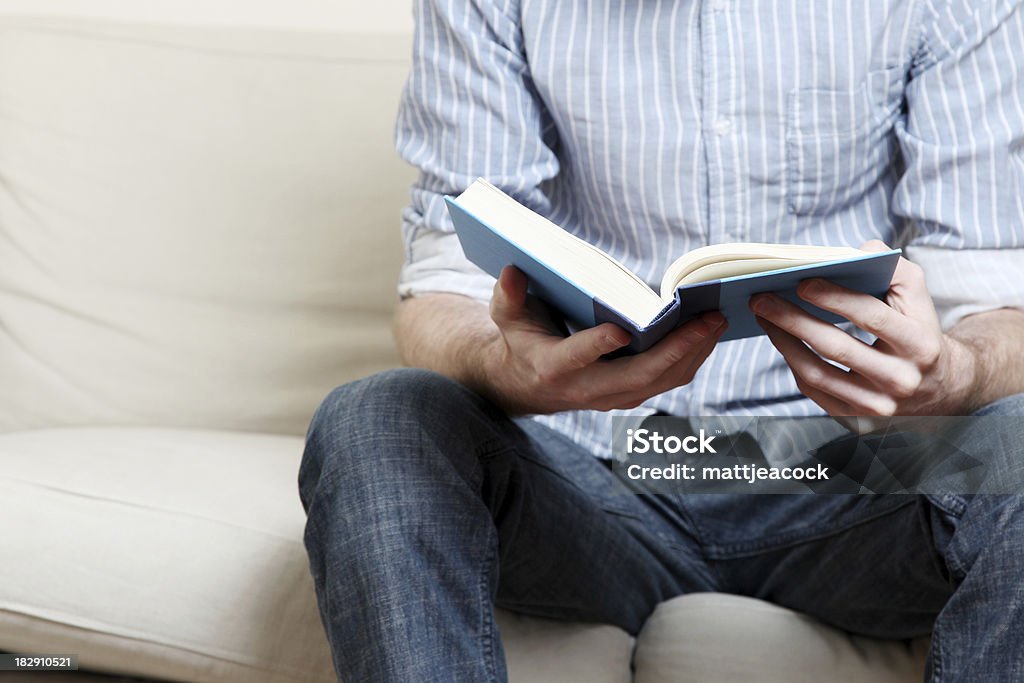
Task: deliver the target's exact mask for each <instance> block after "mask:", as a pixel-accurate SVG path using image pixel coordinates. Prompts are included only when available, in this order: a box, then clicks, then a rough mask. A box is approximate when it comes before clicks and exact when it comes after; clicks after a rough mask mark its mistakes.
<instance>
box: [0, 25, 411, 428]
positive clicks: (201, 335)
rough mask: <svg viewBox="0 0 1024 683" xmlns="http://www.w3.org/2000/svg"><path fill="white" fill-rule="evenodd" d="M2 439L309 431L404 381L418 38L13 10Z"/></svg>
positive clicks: (1, 204)
mask: <svg viewBox="0 0 1024 683" xmlns="http://www.w3.org/2000/svg"><path fill="white" fill-rule="evenodd" d="M0 45H2V49H0V100H2V101H3V108H2V110H0V177H2V178H3V182H2V183H0V217H2V220H0V264H2V267H0V320H2V323H3V324H2V325H0V377H2V378H3V385H4V390H3V391H2V392H0V432H2V431H10V430H14V429H25V428H35V427H47V426H56V425H99V424H159V425H174V426H179V425H184V426H196V427H216V428H230V429H242V430H253V431H269V432H282V433H292V434H301V433H303V432H304V430H305V426H306V424H307V422H308V419H309V416H310V414H311V413H312V410H313V409H314V408H315V406H316V405H317V403H318V402H319V400H320V399H321V398H322V397H323V396H324V394H326V393H327V391H329V390H330V389H331V388H332V387H333V386H335V385H337V384H339V383H342V382H344V381H347V380H349V379H352V378H355V377H356V376H359V375H363V374H366V373H368V372H372V371H374V370H377V369H381V368H383V367H386V366H389V365H392V364H393V363H394V362H395V356H394V352H393V350H392V344H391V342H390V311H391V308H392V305H393V302H394V301H395V299H396V294H395V282H396V280H397V271H398V265H399V262H400V260H401V248H400V246H399V236H398V225H399V210H400V208H401V207H402V205H403V203H404V202H405V198H406V196H407V188H408V185H409V183H410V182H411V179H412V177H413V173H412V171H411V169H409V168H407V167H405V166H404V165H403V164H402V163H401V162H400V161H399V160H398V159H397V155H396V154H395V153H394V151H393V146H392V140H391V138H392V127H393V113H392V112H393V111H394V109H395V105H396V102H397V99H398V95H399V92H400V90H401V87H402V83H403V82H404V78H405V74H406V70H407V68H408V65H407V62H408V55H409V51H410V49H411V47H410V37H409V35H408V34H397V35H395V34H381V35H374V34H370V33H365V32H363V33H356V32H353V33H344V32H333V33H316V32H312V31H267V30H244V31H242V30H234V29H229V28H216V29H214V28H209V29H204V28H191V27H176V26H170V25H160V26H150V25H143V24H120V23H116V22H98V23H97V22H85V21H81V20H71V19H69V20H60V19H44V20H37V21H32V20H28V19H21V18H17V17H13V16H3V15H0Z"/></svg>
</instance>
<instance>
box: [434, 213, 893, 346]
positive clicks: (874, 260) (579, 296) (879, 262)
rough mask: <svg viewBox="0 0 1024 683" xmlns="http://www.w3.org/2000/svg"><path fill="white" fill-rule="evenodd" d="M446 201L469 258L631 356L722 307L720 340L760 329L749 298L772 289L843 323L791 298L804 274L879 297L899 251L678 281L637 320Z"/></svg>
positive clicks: (820, 313)
mask: <svg viewBox="0 0 1024 683" xmlns="http://www.w3.org/2000/svg"><path fill="white" fill-rule="evenodd" d="M445 201H446V202H447V205H448V211H449V213H450V214H451V217H452V221H453V223H454V225H455V232H456V233H457V234H458V237H459V241H460V242H461V244H462V248H463V251H465V253H466V257H467V258H468V259H469V260H470V261H472V262H473V263H475V264H476V265H477V266H479V267H480V268H481V269H482V270H484V271H485V272H487V273H489V274H490V275H492V276H494V277H498V275H499V273H500V272H501V269H502V268H504V267H505V266H508V265H512V266H515V267H516V268H518V269H519V270H521V271H523V273H525V274H526V276H527V278H528V279H529V282H530V293H531V294H533V295H535V296H536V297H538V298H539V299H541V300H542V301H544V302H545V303H547V304H548V305H550V306H552V307H554V308H555V309H557V310H558V311H559V312H560V313H561V314H562V315H563V316H564V317H565V319H566V322H567V324H568V325H569V327H570V328H576V329H584V328H588V327H593V326H595V325H598V324H600V323H603V322H612V323H615V324H616V325H618V326H620V327H622V328H623V329H625V330H626V331H628V332H629V333H630V334H631V335H632V337H633V340H632V342H631V343H630V345H629V347H628V350H629V351H632V352H634V353H638V352H641V351H645V350H647V349H648V348H650V347H651V346H653V345H654V344H656V343H657V342H658V340H660V339H661V338H662V337H664V336H665V335H666V334H668V333H669V332H670V331H672V330H673V329H675V328H676V327H678V326H679V325H682V324H683V323H685V322H687V321H688V320H691V319H693V318H694V317H696V316H698V315H700V314H702V313H706V312H709V311H716V310H717V311H721V313H722V315H724V316H725V318H726V320H727V321H728V322H729V327H728V329H727V330H726V332H725V334H724V335H723V337H722V339H721V341H729V340H733V339H743V338H745V337H754V336H757V335H760V334H764V331H763V330H762V329H761V327H760V326H759V325H758V324H757V322H756V321H755V319H754V314H753V313H752V312H751V311H750V309H749V308H748V305H747V302H748V300H749V299H750V297H751V296H753V295H754V294H758V293H762V292H773V293H775V294H777V295H779V296H781V297H782V298H784V299H787V300H788V301H791V302H793V303H794V304H796V305H798V306H800V307H801V308H802V309H804V310H806V311H808V312H809V313H811V314H812V315H814V316H816V317H818V318H820V319H822V320H826V321H828V322H832V323H836V322H842V321H843V319H842V318H840V317H839V316H836V315H835V314H833V313H830V312H828V311H825V310H822V309H820V308H818V307H817V306H814V305H812V304H809V303H807V302H806V301H804V300H803V299H801V298H800V297H799V296H797V294H796V287H797V285H798V284H799V283H800V282H801V281H802V280H806V279H809V278H823V279H826V280H830V281H832V282H835V283H836V284H838V285H841V286H843V287H846V288H848V289H851V290H854V291H858V292H863V293H865V294H870V295H872V296H876V297H879V298H882V297H884V296H885V294H886V292H888V290H889V283H890V281H891V280H892V275H893V272H894V271H895V270H896V264H897V262H898V260H899V257H900V253H901V252H900V250H899V249H893V250H890V251H884V252H877V253H868V252H863V255H857V256H852V257H849V258H843V259H838V260H833V261H827V262H821V263H814V264H811V265H798V266H793V267H788V268H781V269H778V270H770V271H767V272H761V273H753V274H749V275H738V276H735V277H725V278H721V279H716V280H710V281H707V282H698V283H694V284H688V285H682V286H679V287H678V288H677V289H676V290H675V297H674V298H673V299H672V301H670V302H668V303H667V304H666V305H665V307H664V308H663V309H662V311H661V312H660V313H659V314H658V315H657V316H656V317H654V318H653V319H652V320H650V321H640V322H637V321H635V320H631V319H630V318H629V317H628V316H627V315H625V314H623V313H622V312H620V311H617V310H615V309H614V308H612V307H610V306H609V305H607V304H606V303H605V302H603V301H601V299H600V298H598V297H596V296H594V295H592V294H590V293H588V292H586V291H584V290H583V289H582V288H581V287H580V286H579V285H578V284H577V283H575V282H573V281H571V280H570V279H569V278H567V277H566V276H564V275H563V274H562V273H561V272H560V271H559V270H558V269H557V268H555V267H553V266H552V265H551V264H549V263H545V262H544V261H543V260H542V259H540V258H538V257H537V256H535V255H533V254H530V253H528V252H527V251H526V250H525V249H523V248H521V247H520V246H518V245H517V244H514V243H513V242H511V241H509V240H508V239H507V238H506V237H505V236H504V235H503V234H502V233H501V232H499V231H498V230H497V229H495V228H493V227H492V226H490V225H488V224H487V223H486V222H485V221H483V220H481V219H479V218H478V217H477V216H475V215H474V214H473V213H472V212H471V211H470V210H468V209H467V208H466V207H464V206H462V205H461V204H460V203H459V200H458V198H453V197H446V198H445Z"/></svg>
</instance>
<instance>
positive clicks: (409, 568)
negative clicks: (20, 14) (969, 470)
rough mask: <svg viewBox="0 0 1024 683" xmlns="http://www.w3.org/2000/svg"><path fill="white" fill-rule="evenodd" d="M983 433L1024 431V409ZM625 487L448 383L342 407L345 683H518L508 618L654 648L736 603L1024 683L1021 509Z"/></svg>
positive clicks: (337, 470)
mask: <svg viewBox="0 0 1024 683" xmlns="http://www.w3.org/2000/svg"><path fill="white" fill-rule="evenodd" d="M985 412H989V413H994V414H1017V415H1021V414H1024V395H1022V396H1016V397H1010V398H1007V399H1004V400H1002V401H1000V402H997V403H995V404H993V405H991V406H988V407H987V408H986V409H985ZM1003 436H1004V438H1005V435H1003ZM1018 437H1019V438H1018ZM973 438H985V435H984V434H980V435H974V436H973ZM1012 441H1013V443H1015V444H1016V445H1018V446H1019V445H1020V444H1024V428H1021V432H1020V433H1019V434H1017V435H1015V436H1014V438H1013V440H1012ZM1011 445H1012V444H1011ZM1011 450H1013V451H1014V452H1012V453H1010V454H1008V457H1010V458H1018V457H1019V458H1022V459H1024V453H1021V452H1020V449H1011ZM622 486H623V485H622V483H621V482H620V480H619V479H617V478H616V477H615V476H614V475H613V474H612V473H611V472H610V471H609V469H608V467H607V466H606V465H605V464H603V463H602V462H601V461H599V460H597V459H596V458H594V457H593V456H592V455H591V454H589V453H588V452H585V451H583V450H582V449H580V448H579V447H578V446H577V445H576V444H575V443H573V442H572V441H570V440H569V439H567V438H565V437H564V436H562V435H561V434H559V433H556V432H554V431H551V430H549V429H547V428H544V427H543V426H540V425H538V424H536V423H535V422H532V421H530V420H511V419H509V418H508V417H506V416H505V415H504V414H503V413H502V412H501V411H500V410H498V409H497V408H496V407H494V406H493V405H491V404H490V403H488V402H486V401H485V400H483V399H481V398H480V397H478V396H477V395H476V394H474V393H473V392H471V391H469V390H468V389H466V388H464V387H463V386H461V385H460V384H458V383H456V382H453V381H451V380H449V379H447V378H444V377H442V376H440V375H438V374H435V373H431V372H428V371H425V370H414V369H402V370H393V371H388V372H384V373H381V374H378V375H375V376H373V377H369V378H367V379H364V380H361V381H358V382H354V383H352V384H348V385H346V386H343V387H340V388H338V389H336V390H335V391H334V392H332V393H331V394H330V396H329V397H328V398H327V399H326V400H325V401H324V403H323V405H322V406H321V407H320V409H319V410H318V412H317V413H316V416H315V417H314V419H313V422H312V424H311V426H310V429H309V434H308V437H307V443H306V451H305V455H304V458H303V462H302V466H301V470H300V473H299V488H300V494H301V498H302V503H303V505H304V506H305V509H306V512H307V515H308V521H307V526H306V535H305V542H306V548H307V551H308V553H309V560H310V569H311V572H312V575H313V579H314V583H315V586H316V592H317V599H318V603H319V608H320V613H321V617H322V620H323V624H324V628H325V629H326V632H327V637H328V640H329V641H330V645H331V648H332V651H333V655H334V663H335V667H336V669H337V673H338V676H339V678H340V679H341V680H342V681H345V682H346V683H352V682H359V681H375V682H384V681H418V682H422V681H446V682H450V681H473V682H484V681H504V680H505V679H506V670H505V662H504V656H503V651H502V645H501V640H500V638H499V635H498V632H497V628H496V626H495V621H494V614H493V606H494V605H498V606H500V607H503V608H507V609H509V610H512V611H516V612H520V613H525V614H531V615H538V616H542V617H550V618H555V619H566V620H576V621H591V622H605V623H610V624H616V625H618V626H620V627H621V628H623V629H625V630H626V631H628V632H629V633H631V634H636V633H637V632H638V631H639V629H640V628H641V626H642V625H643V624H644V621H645V620H646V618H647V617H648V615H649V614H650V613H651V612H652V611H653V609H654V608H655V606H656V605H657V604H658V603H660V602H662V601H664V600H668V599H669V598H672V597H674V596H678V595H681V594H685V593H690V592H697V591H702V592H706V591H718V592H727V593H735V594H741V595H748V596H753V597H757V598H761V599H764V600H768V601H771V602H773V603H776V604H778V605H782V606H785V607H788V608H791V609H794V610H798V611H800V612H803V613H805V614H808V615H811V616H814V617H816V618H818V619H820V620H822V621H824V622H826V623H828V624H831V625H834V626H836V627H838V628H841V629H845V630H847V631H850V632H854V633H858V634H864V635H869V636H875V637H879V638H909V637H915V636H921V635H925V634H928V633H932V634H933V635H932V645H931V651H930V653H929V658H928V676H929V677H930V680H932V681H943V682H952V681H971V682H972V683H976V682H978V681H990V680H991V681H1011V680H1024V641H1022V639H1021V634H1024V497H1022V496H1019V495H977V496H963V495H950V494H945V495H938V494H936V495H928V496H925V495H805V496H799V495H741V494H738V495H732V494H718V495H691V496H684V495H675V496H674V495H623V493H622ZM680 637H685V635H684V634H681V635H680Z"/></svg>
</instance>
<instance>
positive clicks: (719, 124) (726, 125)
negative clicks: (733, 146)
mask: <svg viewBox="0 0 1024 683" xmlns="http://www.w3.org/2000/svg"><path fill="white" fill-rule="evenodd" d="M731 132H732V121H730V120H729V119H718V120H717V121H715V135H717V136H718V137H725V136H726V135H728V134H729V133H731Z"/></svg>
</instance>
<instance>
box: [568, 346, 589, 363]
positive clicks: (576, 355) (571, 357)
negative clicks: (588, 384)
mask: <svg viewBox="0 0 1024 683" xmlns="http://www.w3.org/2000/svg"><path fill="white" fill-rule="evenodd" d="M566 361H567V362H568V363H569V365H570V366H571V367H574V368H582V367H585V366H586V365H587V364H588V361H587V358H586V357H585V354H584V353H583V349H581V348H579V347H578V346H573V347H571V348H570V349H569V350H568V352H567V353H566Z"/></svg>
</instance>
